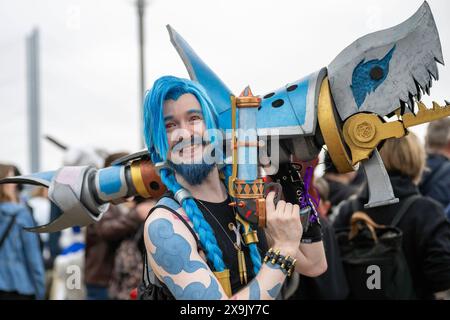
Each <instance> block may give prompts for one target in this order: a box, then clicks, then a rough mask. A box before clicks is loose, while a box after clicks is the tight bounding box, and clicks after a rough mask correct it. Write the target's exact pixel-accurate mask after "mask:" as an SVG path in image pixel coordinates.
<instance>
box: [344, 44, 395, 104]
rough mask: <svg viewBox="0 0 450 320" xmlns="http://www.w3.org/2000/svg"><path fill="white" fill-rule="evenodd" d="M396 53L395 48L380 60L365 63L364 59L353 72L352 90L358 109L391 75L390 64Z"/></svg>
mask: <svg viewBox="0 0 450 320" xmlns="http://www.w3.org/2000/svg"><path fill="white" fill-rule="evenodd" d="M394 51H395V45H394V47H393V48H392V49H391V50H390V51H389V52H388V53H387V54H386V55H385V56H384V57H383V58H382V59H380V60H378V59H374V60H370V61H367V62H364V61H365V59H363V60H362V61H361V62H360V63H359V64H358V65H357V66H356V68H355V69H354V70H353V75H352V84H351V86H350V87H351V89H352V92H353V97H354V98H355V102H356V105H357V106H358V108H359V107H360V106H361V105H362V104H363V103H364V100H365V99H366V96H367V95H369V94H370V93H371V92H374V91H375V90H376V89H377V88H378V87H379V86H380V85H381V84H382V83H383V81H384V80H385V79H386V77H387V76H388V74H389V62H390V61H391V59H392V55H393V54H394Z"/></svg>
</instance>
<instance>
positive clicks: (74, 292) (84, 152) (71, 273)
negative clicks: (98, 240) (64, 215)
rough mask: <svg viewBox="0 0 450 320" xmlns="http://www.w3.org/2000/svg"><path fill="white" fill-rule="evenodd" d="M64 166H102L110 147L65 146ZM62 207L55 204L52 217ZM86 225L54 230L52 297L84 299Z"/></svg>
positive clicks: (50, 239)
mask: <svg viewBox="0 0 450 320" xmlns="http://www.w3.org/2000/svg"><path fill="white" fill-rule="evenodd" d="M63 150H64V151H65V154H64V159H63V165H64V166H93V167H95V168H102V167H103V164H104V160H103V157H105V156H106V155H107V153H106V151H104V150H102V149H98V148H93V147H83V148H80V147H64V148H63ZM59 214H60V211H59V209H58V208H57V207H56V206H54V205H51V210H50V219H51V220H54V219H56V218H57V217H58V216H59ZM85 243H86V228H78V227H74V228H69V229H65V230H63V231H61V232H54V233H50V235H49V247H50V253H51V256H52V258H53V259H54V265H53V283H52V287H51V292H50V299H52V300H83V299H85V298H86V292H87V289H86V287H85V278H84V276H85V271H84V270H85V250H86V245H85Z"/></svg>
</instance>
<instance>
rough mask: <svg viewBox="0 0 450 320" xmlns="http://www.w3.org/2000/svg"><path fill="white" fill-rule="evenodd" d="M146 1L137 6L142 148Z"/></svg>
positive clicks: (142, 141) (139, 2)
mask: <svg viewBox="0 0 450 320" xmlns="http://www.w3.org/2000/svg"><path fill="white" fill-rule="evenodd" d="M145 5H146V3H145V0H137V1H136V6H137V9H138V18H139V19H138V29H139V73H140V75H139V81H140V92H139V140H140V145H141V147H142V148H144V147H145V145H144V133H143V132H144V131H143V119H144V112H143V111H144V109H143V102H144V94H145V71H144V70H145V60H144V49H145V48H144V40H145V37H144V11H145Z"/></svg>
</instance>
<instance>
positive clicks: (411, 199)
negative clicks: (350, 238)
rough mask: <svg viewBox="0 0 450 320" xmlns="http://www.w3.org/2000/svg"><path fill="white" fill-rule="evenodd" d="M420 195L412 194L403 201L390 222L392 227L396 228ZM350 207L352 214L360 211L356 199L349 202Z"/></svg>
mask: <svg viewBox="0 0 450 320" xmlns="http://www.w3.org/2000/svg"><path fill="white" fill-rule="evenodd" d="M421 197H422V196H421V195H420V194H414V195H411V196H409V197H407V198H406V199H405V201H404V202H403V203H402V204H401V206H400V208H399V209H398V211H397V214H396V215H395V216H394V218H393V219H392V222H391V226H392V227H396V226H397V225H398V223H399V222H400V220H401V219H402V218H403V216H404V215H405V213H406V211H408V209H409V207H410V206H411V205H412V204H413V202H414V201H416V200H417V199H419V198H421ZM349 202H350V205H351V207H352V212H356V211H359V210H360V205H359V201H358V199H352V200H349Z"/></svg>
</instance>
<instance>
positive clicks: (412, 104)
mask: <svg viewBox="0 0 450 320" xmlns="http://www.w3.org/2000/svg"><path fill="white" fill-rule="evenodd" d="M414 103H415V102H414V96H413V95H412V94H411V93H410V94H409V102H408V104H407V106H408V109H409V110H410V111H411V113H412V114H413V115H416V113H415V112H414Z"/></svg>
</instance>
